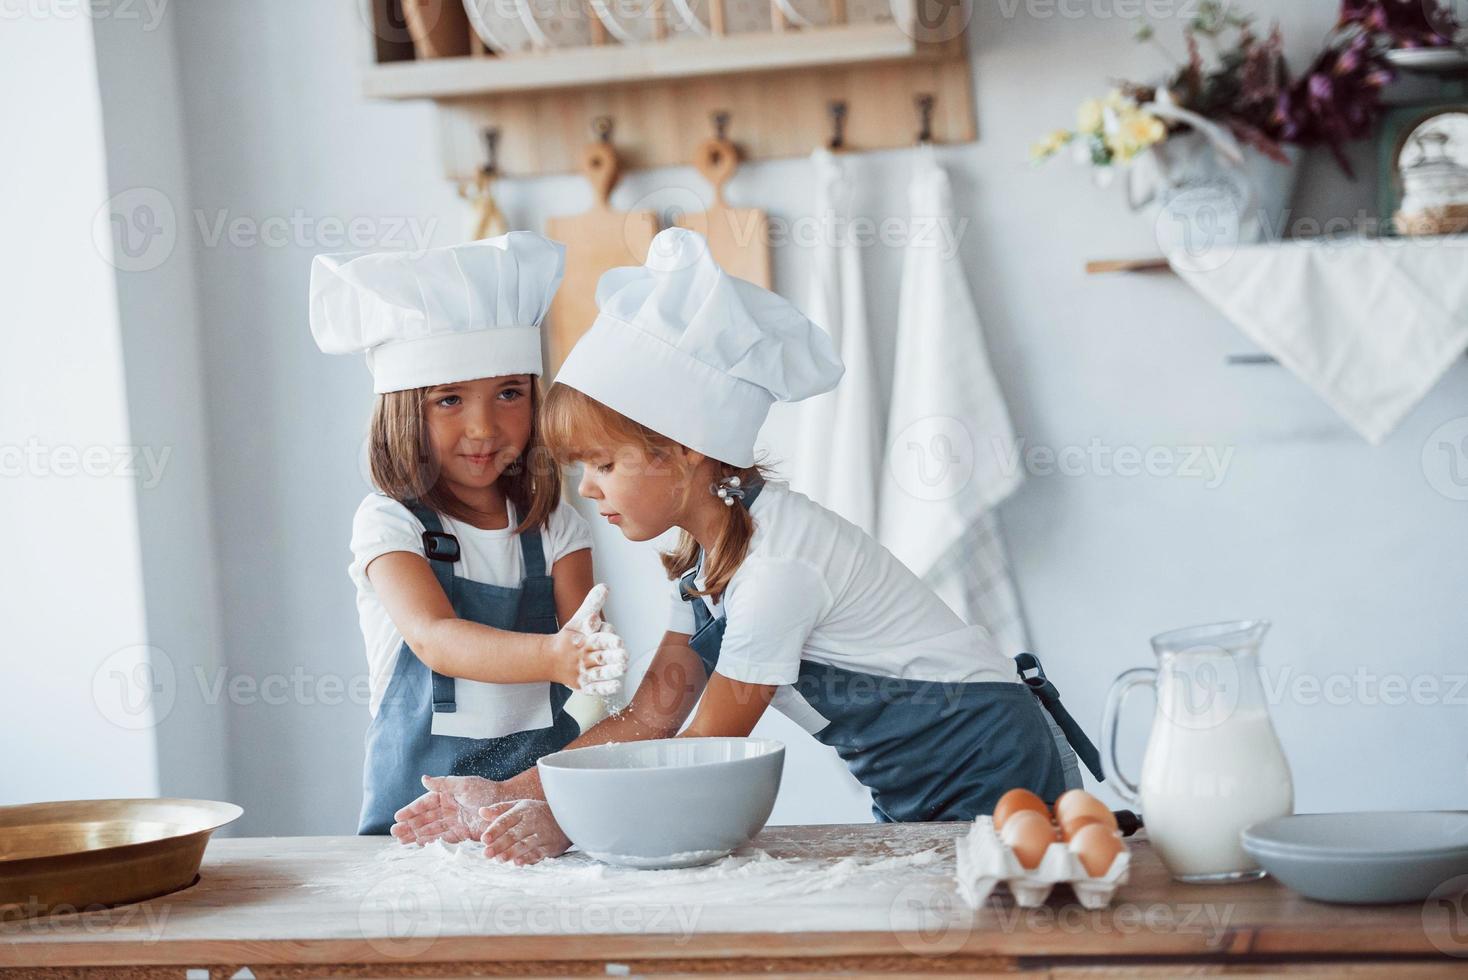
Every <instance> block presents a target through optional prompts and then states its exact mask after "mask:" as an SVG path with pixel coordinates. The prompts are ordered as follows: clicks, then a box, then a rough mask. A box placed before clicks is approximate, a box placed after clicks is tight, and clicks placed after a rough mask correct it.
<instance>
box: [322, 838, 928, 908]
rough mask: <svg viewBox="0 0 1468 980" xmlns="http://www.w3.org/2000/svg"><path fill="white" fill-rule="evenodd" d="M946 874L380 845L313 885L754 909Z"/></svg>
mask: <svg viewBox="0 0 1468 980" xmlns="http://www.w3.org/2000/svg"><path fill="white" fill-rule="evenodd" d="M914 872H916V873H918V874H923V873H931V874H947V870H946V867H945V864H944V860H943V857H942V855H941V853H940V851H939V849H937V848H931V849H929V850H925V851H919V852H916V853H912V854H899V855H893V856H880V857H878V856H873V857H870V858H859V857H844V858H840V859H821V858H800V857H785V858H782V857H775V856H774V855H771V854H770V853H768V852H766V851H763V850H760V849H759V848H752V847H746V848H742V849H740V850H738V851H735V852H734V853H733V854H730V855H729V856H728V857H725V858H723V859H721V860H719V861H716V862H714V863H713V864H709V865H704V866H702V867H695V868H677V869H666V870H646V871H639V870H634V869H631V868H623V867H616V866H613V865H607V864H603V863H601V862H600V861H597V860H595V859H594V858H592V857H590V856H588V855H586V854H582V853H580V852H577V851H572V852H570V853H567V854H563V855H561V856H560V857H558V858H553V859H551V860H546V861H541V862H540V863H538V864H531V865H523V866H516V865H510V864H502V863H499V862H496V861H491V860H488V859H486V858H485V857H484V845H482V844H480V843H478V842H471V841H465V842H463V843H459V844H445V843H443V842H442V841H434V842H433V843H431V844H428V845H425V846H423V847H415V846H404V845H401V844H397V843H390V844H386V845H385V846H384V847H383V849H382V850H381V851H379V852H378V853H377V854H376V855H375V858H374V860H371V861H366V862H363V863H361V864H359V865H357V866H355V867H353V868H350V869H348V870H347V871H346V872H345V873H344V876H343V878H342V879H341V880H337V881H331V880H317V881H313V882H312V883H311V887H314V888H333V889H340V888H344V887H347V888H351V889H353V890H357V889H362V890H367V889H371V888H372V887H373V885H374V883H376V882H378V881H381V880H384V879H389V878H390V879H393V880H394V881H395V882H412V881H414V880H421V881H422V882H424V883H429V882H431V883H432V884H433V886H434V887H435V888H436V889H438V890H445V889H452V890H459V889H460V888H462V889H465V890H473V891H476V892H482V891H484V890H492V892H493V893H494V894H496V895H500V896H503V897H506V898H511V897H514V898H524V899H528V900H531V901H551V902H558V901H565V900H578V901H583V900H584V901H591V902H595V901H596V900H598V899H605V900H608V901H615V902H616V903H618V904H624V903H639V902H642V903H647V904H655V905H666V904H670V903H675V902H679V901H698V902H704V903H719V902H745V901H760V900H768V899H770V898H775V897H780V896H789V895H808V894H812V893H817V892H823V891H829V890H832V889H836V888H845V887H850V886H859V887H881V886H884V885H886V886H893V887H900V886H901V885H902V884H904V883H905V882H907V881H910V880H911V876H912V874H913V873H914Z"/></svg>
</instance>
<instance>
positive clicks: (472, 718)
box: [347, 493, 591, 738]
mask: <svg viewBox="0 0 1468 980" xmlns="http://www.w3.org/2000/svg"><path fill="white" fill-rule="evenodd" d="M439 519H440V520H441V521H442V522H443V529H444V531H446V532H447V533H449V534H452V535H454V536H455V537H456V538H458V539H459V555H460V557H459V560H458V561H457V562H455V563H454V574H455V575H456V576H458V577H459V578H463V579H467V580H469V581H471V582H483V583H484V584H486V585H499V586H504V587H507V588H516V587H518V586H519V585H520V582H521V580H523V579H524V577H525V562H524V558H523V556H522V555H521V553H520V536H519V535H517V534H516V533H515V525H516V524H517V523H518V522H519V518H518V517H517V516H516V515H515V513H514V505H513V504H511V505H510V521H509V524H508V525H506V526H505V527H504V528H501V529H499V530H491V531H486V530H484V529H482V528H477V527H475V526H474V525H472V524H465V523H464V522H462V521H458V520H455V519H454V518H452V517H448V516H447V515H443V514H440V515H439ZM424 530H425V528H424V527H423V522H422V521H420V520H418V518H416V517H414V516H413V512H412V511H410V510H408V508H407V507H404V506H403V505H402V504H400V503H398V502H397V501H396V500H394V499H392V498H391V497H389V496H386V495H385V494H381V493H370V494H368V495H367V497H366V499H364V500H363V501H362V504H361V506H359V507H358V508H357V515H356V517H355V518H353V520H352V563H351V565H349V566H348V568H347V574H348V575H349V576H351V579H352V584H353V585H355V586H356V587H357V619H358V622H359V624H360V625H361V627H362V639H363V640H364V641H365V643H366V647H367V675H368V685H369V688H370V690H371V699H370V702H369V705H368V708H369V710H370V711H371V713H372V714H373V715H374V716H375V715H376V714H377V708H378V706H379V705H381V704H382V698H383V695H384V694H386V693H387V685H388V682H389V681H390V680H391V679H392V674H393V666H394V664H395V663H396V662H397V655H398V650H399V648H400V647H402V645H403V634H402V633H401V632H399V631H398V628H397V626H395V625H394V624H393V621H392V618H391V617H390V616H388V614H387V610H386V609H385V608H384V607H383V605H382V600H381V599H379V598H378V596H377V591H376V590H375V589H373V588H372V581H371V580H370V579H369V578H368V577H367V566H368V565H369V564H371V563H372V560H373V559H375V558H377V557H379V556H381V555H385V554H387V553H388V552H391V551H406V552H409V553H411V554H415V555H423V531H424ZM540 543H541V547H542V548H543V549H544V550H545V567H546V569H547V570H549V569H551V568H553V567H554V566H555V563H556V562H557V561H559V560H560V559H562V558H563V557H565V556H566V555H569V554H571V553H572V552H574V551H580V550H581V549H583V548H590V547H591V528H590V527H589V526H588V525H587V523H586V519H585V518H584V517H582V516H581V515H580V514H578V513H577V512H576V510H575V509H574V508H573V507H571V506H570V505H569V504H564V503H563V504H561V505H560V506H558V507H557V508H556V509H555V510H553V511H551V515H550V523H549V525H548V526H547V527H546V529H545V530H543V531H541V533H540ZM425 557H426V556H425ZM454 692H455V696H456V700H457V702H458V708H457V710H456V711H454V712H453V713H451V714H444V715H443V719H442V721H441V720H440V718H439V716H438V715H437V714H435V715H434V720H433V726H434V727H433V734H435V735H458V736H461V737H464V738H495V737H498V736H500V735H509V734H511V733H513V732H520V731H526V730H529V729H534V728H545V727H547V726H549V725H550V724H551V721H552V719H551V716H550V699H549V697H548V696H547V689H546V685H545V684H544V683H530V684H486V683H483V682H480V681H470V680H464V679H459V680H457V681H456V682H455V684H454ZM441 726H444V727H441Z"/></svg>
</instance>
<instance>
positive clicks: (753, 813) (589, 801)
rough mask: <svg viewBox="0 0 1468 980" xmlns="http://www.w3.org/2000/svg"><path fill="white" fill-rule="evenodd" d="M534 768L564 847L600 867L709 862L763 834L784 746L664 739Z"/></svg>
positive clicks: (582, 752)
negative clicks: (568, 840)
mask: <svg viewBox="0 0 1468 980" xmlns="http://www.w3.org/2000/svg"><path fill="white" fill-rule="evenodd" d="M537 766H538V768H539V770H540V782H541V785H542V786H543V787H544V788H545V799H546V802H547V803H549V804H550V808H551V813H553V814H554V815H555V818H556V822H557V823H559V824H560V825H561V829H562V830H564V831H565V832H566V836H567V837H569V838H571V842H572V843H574V844H575V845H577V846H578V847H580V848H581V849H582V850H583V851H585V852H586V853H587V854H590V855H591V856H592V857H594V858H596V859H597V860H599V861H605V862H607V863H608V864H620V865H625V866H627V867H632V868H688V867H693V866H695V865H699V864H709V863H711V862H713V861H717V860H718V859H719V858H721V857H724V856H725V855H726V854H728V853H729V852H730V851H733V850H734V849H735V848H738V847H740V846H742V845H744V844H746V843H748V842H749V840H750V839H751V838H753V837H754V835H755V834H757V833H759V832H760V829H761V828H763V827H764V825H765V821H766V820H768V819H769V818H770V811H771V810H772V809H774V806H775V794H776V793H778V792H779V790H780V774H781V772H782V771H783V769H784V766H785V746H784V745H783V744H782V743H780V742H776V741H774V740H773V739H760V738H665V739H656V740H653V741H645V742H618V743H612V744H608V745H591V746H587V747H586V748H584V749H568V750H566V751H564V752H553V753H551V754H550V755H547V756H545V757H543V758H542V759H541V760H540V762H539V763H537Z"/></svg>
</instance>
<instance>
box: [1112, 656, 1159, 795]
mask: <svg viewBox="0 0 1468 980" xmlns="http://www.w3.org/2000/svg"><path fill="white" fill-rule="evenodd" d="M1142 684H1146V685H1148V686H1150V687H1153V688H1156V686H1157V669H1156V668H1155V667H1133V668H1132V669H1131V670H1128V671H1125V672H1123V673H1122V674H1121V675H1120V676H1118V677H1117V678H1116V682H1115V683H1113V684H1112V685H1111V692H1110V693H1109V694H1107V695H1106V712H1105V714H1103V715H1102V716H1101V744H1102V745H1104V746H1106V755H1105V756H1104V757H1103V760H1102V761H1104V762H1105V764H1106V776H1107V779H1108V780H1109V781H1110V782H1111V785H1112V788H1113V789H1114V790H1116V794H1117V795H1118V796H1120V797H1121V798H1122V799H1124V800H1126V801H1127V802H1128V803H1131V804H1133V805H1136V804H1138V803H1140V802H1141V795H1142V791H1141V790H1140V789H1139V788H1138V787H1137V784H1136V783H1134V782H1132V781H1131V780H1130V779H1127V778H1126V776H1125V775H1123V774H1122V771H1121V763H1120V761H1119V760H1118V759H1117V757H1116V732H1117V728H1118V727H1119V726H1118V725H1117V719H1118V717H1119V716H1120V714H1121V705H1122V702H1123V701H1125V700H1126V696H1127V695H1128V694H1130V693H1131V691H1132V688H1134V687H1138V686H1139V685H1142Z"/></svg>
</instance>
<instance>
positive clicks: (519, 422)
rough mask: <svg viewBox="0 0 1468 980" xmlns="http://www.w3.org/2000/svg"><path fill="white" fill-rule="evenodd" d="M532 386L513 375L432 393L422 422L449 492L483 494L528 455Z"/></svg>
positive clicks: (440, 388) (523, 377) (527, 379)
mask: <svg viewBox="0 0 1468 980" xmlns="http://www.w3.org/2000/svg"><path fill="white" fill-rule="evenodd" d="M531 383H532V382H531V376H530V375H528V374H512V375H508V376H506V377H502V378H480V379H479V380H477V381H461V382H458V383H456V384H448V385H437V386H435V387H433V388H431V389H430V390H429V392H428V398H427V400H426V401H425V402H424V406H423V419H424V422H425V424H426V425H427V426H428V439H429V442H430V443H431V444H432V446H433V455H434V459H435V460H436V461H437V463H438V467H439V472H440V474H441V478H442V479H444V480H445V481H447V482H448V483H449V484H450V485H451V487H453V488H455V489H457V490H460V491H476V490H484V489H485V488H487V487H489V486H492V485H493V484H494V482H495V481H496V480H498V479H499V478H500V474H501V473H503V472H504V471H505V469H506V468H507V467H508V466H509V465H510V464H511V463H513V462H514V461H515V460H516V459H518V458H519V457H520V454H521V453H523V452H524V451H525V447H526V446H527V445H528V444H529V442H530V426H531V423H532V421H533V418H532V416H533V412H532V411H531V403H532V402H533V401H534V399H533V398H531ZM471 505H472V504H471Z"/></svg>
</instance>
